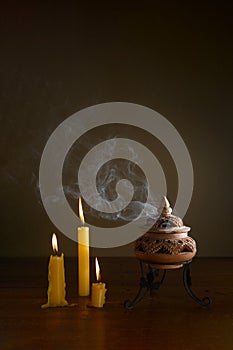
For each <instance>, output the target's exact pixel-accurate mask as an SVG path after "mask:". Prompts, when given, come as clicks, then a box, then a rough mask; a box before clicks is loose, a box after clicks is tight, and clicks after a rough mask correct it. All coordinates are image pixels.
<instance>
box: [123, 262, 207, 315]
mask: <svg viewBox="0 0 233 350" xmlns="http://www.w3.org/2000/svg"><path fill="white" fill-rule="evenodd" d="M191 262H192V260H189V261H186V262H184V263H182V265H183V267H184V272H183V283H184V288H185V290H186V292H187V294H188V295H189V296H190V297H191V298H192V299H193V300H194V301H196V302H197V303H198V304H200V305H202V306H208V305H209V304H210V303H211V299H210V298H209V297H204V298H203V299H200V298H198V297H197V296H196V295H195V294H194V292H193V290H192V280H191V273H190V263H191ZM139 263H140V270H141V277H140V283H139V289H138V292H137V294H136V296H135V297H134V299H133V300H132V301H131V300H130V299H127V300H126V301H125V302H124V307H125V308H126V309H128V310H132V309H134V307H135V306H136V305H137V304H138V303H140V302H141V301H142V300H143V299H144V298H145V297H146V296H147V295H148V293H149V292H151V291H155V290H158V289H159V287H160V286H161V284H162V283H163V281H164V279H165V276H166V271H167V270H166V268H163V269H159V268H155V267H153V265H154V264H152V263H151V264H150V263H148V262H143V261H141V260H139ZM143 263H145V264H146V265H147V268H148V270H147V272H146V273H145V272H144V269H143ZM160 270H163V273H162V277H161V278H160V279H159V272H160Z"/></svg>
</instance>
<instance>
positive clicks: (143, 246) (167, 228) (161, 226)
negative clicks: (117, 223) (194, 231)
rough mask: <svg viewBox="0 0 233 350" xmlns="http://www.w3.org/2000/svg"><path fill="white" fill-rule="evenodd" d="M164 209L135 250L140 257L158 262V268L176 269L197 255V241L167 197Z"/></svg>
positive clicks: (135, 246)
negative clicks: (176, 213)
mask: <svg viewBox="0 0 233 350" xmlns="http://www.w3.org/2000/svg"><path fill="white" fill-rule="evenodd" d="M162 206H163V209H162V212H161V215H160V216H159V218H158V220H157V221H156V222H155V224H154V225H153V226H152V227H151V228H150V230H149V231H148V232H146V233H145V234H144V235H143V236H142V237H140V238H138V239H137V240H136V241H135V245H134V252H135V255H136V257H137V258H138V259H140V260H142V261H145V262H150V263H151V264H152V263H153V264H156V265H157V267H158V268H160V269H162V268H164V269H174V268H179V267H182V266H183V263H184V262H186V261H189V260H191V259H192V258H193V257H194V256H195V255H196V251H197V250H196V242H195V240H194V239H193V238H191V237H189V236H188V232H189V231H190V227H188V226H185V225H184V224H183V221H182V219H181V218H179V217H178V216H175V215H172V209H171V207H170V204H169V202H168V200H167V198H166V197H164V199H163V204H162Z"/></svg>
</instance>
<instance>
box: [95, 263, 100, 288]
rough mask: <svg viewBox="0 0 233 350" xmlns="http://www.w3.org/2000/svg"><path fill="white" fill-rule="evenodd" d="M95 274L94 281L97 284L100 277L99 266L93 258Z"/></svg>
mask: <svg viewBox="0 0 233 350" xmlns="http://www.w3.org/2000/svg"><path fill="white" fill-rule="evenodd" d="M95 272H96V279H97V281H98V282H99V281H100V278H101V275H100V266H99V263H98V259H97V258H95Z"/></svg>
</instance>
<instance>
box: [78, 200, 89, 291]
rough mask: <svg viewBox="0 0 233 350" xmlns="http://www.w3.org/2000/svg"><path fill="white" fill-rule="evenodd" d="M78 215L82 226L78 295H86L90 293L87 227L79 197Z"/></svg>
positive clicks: (80, 230)
mask: <svg viewBox="0 0 233 350" xmlns="http://www.w3.org/2000/svg"><path fill="white" fill-rule="evenodd" d="M79 216H80V219H81V221H82V223H83V226H82V227H78V293H79V295H80V296H88V295H89V294H90V265H89V227H86V226H84V224H85V221H84V215H83V209H82V202H81V198H79Z"/></svg>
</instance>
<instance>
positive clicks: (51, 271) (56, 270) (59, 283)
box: [42, 234, 68, 308]
mask: <svg viewBox="0 0 233 350" xmlns="http://www.w3.org/2000/svg"><path fill="white" fill-rule="evenodd" d="M52 247H53V251H54V255H51V256H50V260H49V267H48V281H49V287H48V302H47V304H44V305H42V308H47V307H56V306H65V305H68V302H67V301H66V299H65V296H66V290H65V287H66V284H65V268H64V254H63V253H62V254H61V255H60V256H59V255H58V244H57V237H56V235H55V234H53V236H52Z"/></svg>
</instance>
